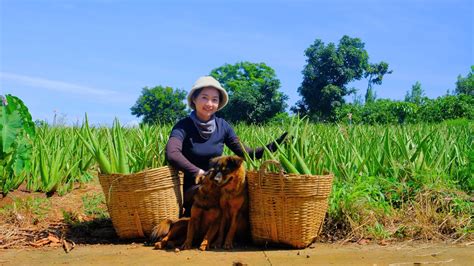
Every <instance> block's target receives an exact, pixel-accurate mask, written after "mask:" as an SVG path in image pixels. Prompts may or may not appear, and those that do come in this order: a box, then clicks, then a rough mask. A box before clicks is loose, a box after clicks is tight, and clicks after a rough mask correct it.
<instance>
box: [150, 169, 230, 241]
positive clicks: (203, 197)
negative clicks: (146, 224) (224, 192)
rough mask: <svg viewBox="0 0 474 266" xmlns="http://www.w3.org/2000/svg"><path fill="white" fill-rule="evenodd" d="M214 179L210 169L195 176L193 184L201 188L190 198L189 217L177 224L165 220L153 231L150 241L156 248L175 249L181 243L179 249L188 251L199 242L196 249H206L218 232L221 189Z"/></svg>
mask: <svg viewBox="0 0 474 266" xmlns="http://www.w3.org/2000/svg"><path fill="white" fill-rule="evenodd" d="M215 176H216V175H215V173H214V172H213V169H210V170H209V171H207V172H206V174H205V175H202V176H198V177H196V184H199V185H200V186H199V188H198V189H197V191H196V193H195V194H194V197H193V199H194V202H193V205H192V207H191V217H190V218H181V219H179V220H178V221H176V222H172V221H171V220H164V221H162V222H161V223H160V224H159V225H157V226H155V228H153V232H152V234H151V236H152V237H151V238H150V240H151V241H152V242H156V243H155V248H157V249H162V248H166V247H170V246H176V245H178V243H182V242H183V241H184V243H183V244H182V246H181V248H182V249H190V248H191V247H192V245H193V242H195V240H201V239H202V242H201V243H200V246H199V249H200V250H207V249H209V246H210V244H211V241H212V240H213V238H214V237H215V236H216V234H217V232H218V230H219V225H220V216H221V211H220V206H219V199H220V186H219V185H218V182H217V181H216V180H214V177H215ZM157 241H158V242H157ZM169 241H173V242H171V243H168V242H169Z"/></svg>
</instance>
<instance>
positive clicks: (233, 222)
mask: <svg viewBox="0 0 474 266" xmlns="http://www.w3.org/2000/svg"><path fill="white" fill-rule="evenodd" d="M239 215H240V213H239V212H232V214H231V218H230V227H229V231H228V232H227V236H226V238H225V243H224V248H225V249H232V248H233V247H234V246H233V242H234V236H235V232H236V231H237V225H238V223H237V219H238V218H239Z"/></svg>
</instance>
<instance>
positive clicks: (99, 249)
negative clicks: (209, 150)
mask: <svg viewBox="0 0 474 266" xmlns="http://www.w3.org/2000/svg"><path fill="white" fill-rule="evenodd" d="M62 264H68V265H150V264H155V265H473V264H474V245H471V244H469V243H464V244H456V245H453V244H450V245H446V244H442V243H435V244H433V243H424V244H420V243H413V242H405V243H398V244H394V245H388V246H380V245H358V244H344V245H340V244H326V243H324V244H322V243H318V244H315V245H313V246H312V247H311V248H307V249H303V250H281V249H266V250H264V249H260V248H258V247H255V248H251V249H248V248H247V249H246V250H234V251H222V250H216V251H212V250H211V251H206V252H201V251H197V250H187V251H180V252H174V251H163V250H154V249H153V248H152V247H147V246H144V245H142V244H134V243H131V244H116V245H80V246H76V247H75V248H74V249H73V250H72V251H71V252H69V253H65V252H64V251H63V249H62V248H49V247H48V248H39V249H32V248H26V249H25V248H24V249H7V250H0V265H62Z"/></svg>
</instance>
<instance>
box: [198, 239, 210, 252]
mask: <svg viewBox="0 0 474 266" xmlns="http://www.w3.org/2000/svg"><path fill="white" fill-rule="evenodd" d="M208 249H209V242H207V240H203V241H202V243H201V246H200V247H199V250H201V251H206V250H208Z"/></svg>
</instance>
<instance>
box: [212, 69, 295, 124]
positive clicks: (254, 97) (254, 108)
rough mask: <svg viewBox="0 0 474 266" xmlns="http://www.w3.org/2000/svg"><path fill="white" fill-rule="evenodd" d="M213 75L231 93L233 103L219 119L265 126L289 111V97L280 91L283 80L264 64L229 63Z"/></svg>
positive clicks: (229, 104) (231, 102)
mask: <svg viewBox="0 0 474 266" xmlns="http://www.w3.org/2000/svg"><path fill="white" fill-rule="evenodd" d="M210 75H211V76H213V77H214V78H216V79H217V80H218V81H219V82H220V83H221V85H222V86H223V87H224V88H225V89H226V90H227V93H228V94H229V103H228V105H227V106H226V107H225V108H224V109H222V110H221V111H219V113H218V116H220V117H222V118H224V119H226V120H228V121H230V122H246V123H265V122H267V121H269V120H270V119H271V118H273V117H274V116H276V115H277V114H279V113H282V112H284V111H285V108H286V106H287V105H286V103H285V101H286V100H287V99H288V96H286V95H285V94H283V93H282V92H280V91H278V90H279V88H280V80H278V79H277V78H276V75H275V71H274V70H273V69H272V68H271V67H269V66H267V65H266V64H264V63H250V62H239V63H236V64H234V65H230V64H225V65H223V66H221V67H218V68H216V69H213V70H212V71H211V74H210Z"/></svg>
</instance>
